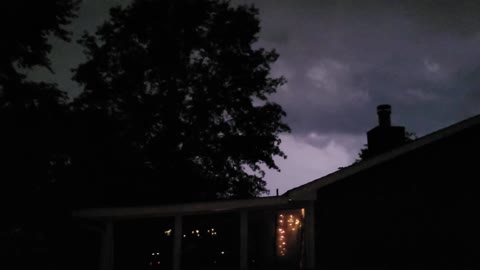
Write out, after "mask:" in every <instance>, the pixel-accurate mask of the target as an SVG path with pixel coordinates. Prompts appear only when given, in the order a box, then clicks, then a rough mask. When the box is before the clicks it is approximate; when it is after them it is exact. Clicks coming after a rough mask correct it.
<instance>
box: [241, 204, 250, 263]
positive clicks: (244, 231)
mask: <svg viewBox="0 0 480 270" xmlns="http://www.w3.org/2000/svg"><path fill="white" fill-rule="evenodd" d="M247 268H248V212H247V211H246V210H243V211H242V212H240V269H241V270H245V269H247Z"/></svg>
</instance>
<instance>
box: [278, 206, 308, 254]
mask: <svg viewBox="0 0 480 270" xmlns="http://www.w3.org/2000/svg"><path fill="white" fill-rule="evenodd" d="M299 210H300V209H299ZM299 210H287V211H285V212H284V213H281V214H279V215H278V219H277V247H278V248H277V254H278V255H279V256H282V257H283V256H286V255H287V254H288V246H289V245H291V244H294V241H295V240H296V239H298V238H297V235H296V233H297V231H298V229H299V228H300V227H301V226H302V220H303V218H304V215H305V212H304V209H303V208H302V209H301V211H299Z"/></svg>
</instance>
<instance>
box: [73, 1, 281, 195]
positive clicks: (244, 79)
mask: <svg viewBox="0 0 480 270" xmlns="http://www.w3.org/2000/svg"><path fill="white" fill-rule="evenodd" d="M259 30H260V28H259V21H258V16H257V10H256V9H255V8H253V7H246V6H238V7H233V6H232V5H231V4H230V3H229V2H227V1H211V0H201V1H147V0H139V1H134V2H133V3H132V4H131V5H129V6H128V7H126V8H121V7H117V8H114V9H112V10H111V19H110V20H109V21H107V22H105V23H104V24H103V25H102V26H101V27H99V29H98V31H97V32H96V35H89V34H86V35H85V36H84V37H83V39H82V40H81V44H82V45H83V46H84V47H85V50H86V54H87V57H88V60H87V61H86V62H85V63H83V64H81V65H80V66H79V67H78V68H77V69H76V75H75V77H74V79H75V80H76V81H78V82H79V83H81V84H82V85H83V86H84V92H83V93H82V94H81V95H80V97H79V98H78V99H76V100H75V102H74V109H75V113H76V115H77V116H78V117H79V118H80V119H77V120H79V121H78V122H77V123H78V125H77V127H78V131H77V132H75V134H76V135H77V139H76V142H77V147H76V148H75V151H74V154H73V155H72V168H73V170H74V171H73V175H74V176H76V177H77V178H78V181H77V182H78V183H81V182H82V181H85V180H86V179H88V180H87V181H90V182H91V183H92V185H97V184H98V183H100V182H102V183H104V187H103V190H102V189H97V190H98V191H99V192H100V194H97V195H98V197H105V194H108V195H107V196H106V197H110V199H111V200H112V201H115V202H116V203H123V204H130V203H154V202H159V201H165V202H167V201H168V202H171V201H188V200H204V199H214V198H219V197H251V196H256V195H259V194H262V193H264V192H266V189H265V182H264V181H263V180H262V178H263V171H262V169H261V168H260V167H259V165H260V164H264V165H265V166H266V167H268V168H275V169H277V166H276V165H275V162H274V160H273V157H274V156H275V155H278V156H282V157H284V156H285V155H284V154H283V152H282V151H281V150H280V149H279V147H278V145H279V143H280V139H279V138H278V134H279V133H280V132H284V131H288V130H289V128H288V126H287V125H286V124H284V123H283V122H282V120H281V118H282V116H283V115H284V114H285V113H284V112H283V110H282V109H281V107H280V106H279V105H277V104H275V103H272V102H269V101H268V99H267V97H268V95H269V94H272V93H274V92H275V91H276V88H277V87H278V86H279V85H281V84H282V83H283V78H272V77H270V75H269V73H270V64H271V63H272V62H274V61H275V60H276V59H277V54H276V53H275V52H274V51H267V50H264V49H260V48H258V49H257V48H254V47H253V46H252V45H253V43H254V42H255V41H256V40H257V34H258V32H259ZM245 168H249V169H250V170H252V171H253V172H255V174H248V173H246V172H245ZM88 189H90V188H88ZM94 196H95V195H94Z"/></svg>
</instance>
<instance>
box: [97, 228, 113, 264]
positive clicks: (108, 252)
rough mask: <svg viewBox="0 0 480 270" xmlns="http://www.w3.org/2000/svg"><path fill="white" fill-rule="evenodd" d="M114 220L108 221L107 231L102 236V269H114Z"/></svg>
mask: <svg viewBox="0 0 480 270" xmlns="http://www.w3.org/2000/svg"><path fill="white" fill-rule="evenodd" d="M113 240H114V239H113V222H112V221H111V220H109V221H107V223H106V226H105V231H103V237H102V251H101V256H102V257H101V261H100V269H101V270H113V263H114V261H113V256H114V242H113Z"/></svg>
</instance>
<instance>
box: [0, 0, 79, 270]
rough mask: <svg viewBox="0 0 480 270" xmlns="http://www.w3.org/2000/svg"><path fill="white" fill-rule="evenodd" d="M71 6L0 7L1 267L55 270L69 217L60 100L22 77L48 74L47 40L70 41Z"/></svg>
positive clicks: (48, 1)
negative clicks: (35, 70) (37, 71)
mask: <svg viewBox="0 0 480 270" xmlns="http://www.w3.org/2000/svg"><path fill="white" fill-rule="evenodd" d="M77 5H78V3H77V1H75V0H45V1H36V0H19V1H1V2H0V29H1V34H2V41H1V42H0V123H1V132H0V149H1V150H0V151H1V152H0V168H1V170H0V171H1V180H2V187H1V189H0V198H1V204H2V210H3V211H2V213H3V218H2V224H1V225H0V243H1V244H0V248H1V249H0V253H1V254H2V255H1V257H0V258H1V259H0V260H1V263H0V268H2V269H24V268H42V269H43V268H44V269H55V268H60V267H61V266H60V262H61V261H62V260H63V259H62V258H58V257H62V256H61V255H60V253H58V251H59V249H58V247H60V246H64V244H65V243H63V242H62V237H60V235H61V234H62V232H64V231H65V228H66V227H65V226H63V224H65V221H66V219H65V218H64V217H66V216H67V215H68V214H69V213H68V211H67V210H66V208H65V207H64V206H65V204H64V203H62V202H61V200H62V199H63V198H62V193H61V192H59V188H60V187H61V186H62V185H63V183H60V182H59V181H58V180H59V177H58V176H59V175H58V173H59V172H60V171H62V168H65V166H66V165H67V160H68V159H67V158H66V157H67V156H66V152H65V148H64V147H63V142H64V134H65V132H64V131H65V130H63V129H62V127H63V123H64V122H65V116H66V114H65V113H66V109H67V107H66V105H65V94H64V93H63V92H62V91H60V90H58V89H57V87H56V86H55V85H53V84H47V83H38V82H32V81H29V80H28V79H27V76H26V73H27V72H28V70H29V69H31V68H33V67H43V68H47V69H50V61H49V60H48V54H49V52H50V49H51V46H50V44H49V42H48V39H49V38H51V37H56V38H60V39H62V40H65V41H68V40H69V32H68V31H67V30H66V28H65V27H66V25H67V24H68V23H69V22H70V20H71V19H73V18H74V14H75V11H76V7H77ZM54 235H56V236H54ZM63 237H64V236H63ZM62 255H64V254H62Z"/></svg>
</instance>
